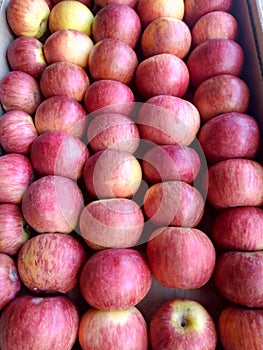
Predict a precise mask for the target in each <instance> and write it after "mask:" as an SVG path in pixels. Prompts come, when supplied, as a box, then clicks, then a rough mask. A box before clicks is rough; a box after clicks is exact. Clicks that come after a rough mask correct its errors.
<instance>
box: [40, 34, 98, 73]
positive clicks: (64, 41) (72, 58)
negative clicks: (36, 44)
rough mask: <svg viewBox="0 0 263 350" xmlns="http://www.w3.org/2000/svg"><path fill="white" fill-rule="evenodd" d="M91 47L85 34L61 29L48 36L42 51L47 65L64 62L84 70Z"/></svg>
mask: <svg viewBox="0 0 263 350" xmlns="http://www.w3.org/2000/svg"><path fill="white" fill-rule="evenodd" d="M93 46H94V44H93V41H92V40H91V38H90V37H89V36H88V35H87V34H85V33H83V32H81V31H79V30H74V29H61V30H58V31H56V32H54V33H52V34H51V35H49V36H48V38H47V39H46V40H45V42H44V46H43V51H44V54H45V58H46V61H47V63H48V64H52V63H55V62H61V61H64V62H70V63H73V64H76V65H78V66H81V67H82V68H85V69H86V68H87V67H88V64H89V54H90V51H91V50H92V48H93ZM76 52H77V55H76Z"/></svg>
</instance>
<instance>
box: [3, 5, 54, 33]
mask: <svg viewBox="0 0 263 350" xmlns="http://www.w3.org/2000/svg"><path fill="white" fill-rule="evenodd" d="M6 15H7V21H8V24H9V26H10V28H11V30H12V31H13V33H14V34H15V35H16V36H22V35H27V36H33V37H36V38H41V37H42V36H43V35H44V34H45V33H46V31H47V26H48V25H47V24H48V18H49V15H50V9H49V6H48V4H47V2H46V1H45V0H29V1H23V2H21V1H19V0H11V1H9V3H8V6H7V12H6Z"/></svg>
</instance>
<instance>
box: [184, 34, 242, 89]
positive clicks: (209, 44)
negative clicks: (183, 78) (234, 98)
mask: <svg viewBox="0 0 263 350" xmlns="http://www.w3.org/2000/svg"><path fill="white" fill-rule="evenodd" d="M186 64H187V67H188V69H189V73H190V77H191V83H192V85H193V86H194V87H197V86H199V85H200V84H201V83H202V82H203V81H204V80H206V79H208V78H210V77H212V76H214V75H220V74H231V75H236V76H239V75H240V74H241V73H242V70H243V66H244V51H243V48H242V47H241V46H240V44H239V43H237V42H236V41H234V40H231V39H210V40H207V41H205V42H203V43H202V44H200V45H198V46H197V47H196V48H194V49H193V50H192V51H191V53H190V55H189V56H188V58H187V61H186Z"/></svg>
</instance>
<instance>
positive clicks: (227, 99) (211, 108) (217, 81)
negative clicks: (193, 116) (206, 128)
mask: <svg viewBox="0 0 263 350" xmlns="http://www.w3.org/2000/svg"><path fill="white" fill-rule="evenodd" d="M193 103H194V105H195V106H196V108H197V109H198V111H199V113H200V116H201V120H202V122H203V123H205V122H207V121H208V120H210V119H212V118H214V117H215V116H217V115H219V114H223V113H231V112H239V113H245V112H246V111H247V110H248V107H249V103H250V90H249V87H248V85H247V84H246V82H245V81H244V80H243V79H241V78H239V77H237V76H235V75H232V74H219V75H216V76H213V77H210V78H208V79H206V80H204V81H203V82H202V83H201V84H200V85H199V86H198V88H197V89H196V91H195V93H194V96H193Z"/></svg>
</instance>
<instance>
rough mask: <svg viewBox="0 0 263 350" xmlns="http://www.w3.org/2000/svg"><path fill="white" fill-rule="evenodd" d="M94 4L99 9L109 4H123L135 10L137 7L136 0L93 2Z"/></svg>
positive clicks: (98, 0)
mask: <svg viewBox="0 0 263 350" xmlns="http://www.w3.org/2000/svg"><path fill="white" fill-rule="evenodd" d="M94 3H95V4H96V5H98V6H100V7H104V6H107V5H110V4H123V5H128V6H130V7H132V8H135V7H136V6H137V3H138V0H94Z"/></svg>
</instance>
